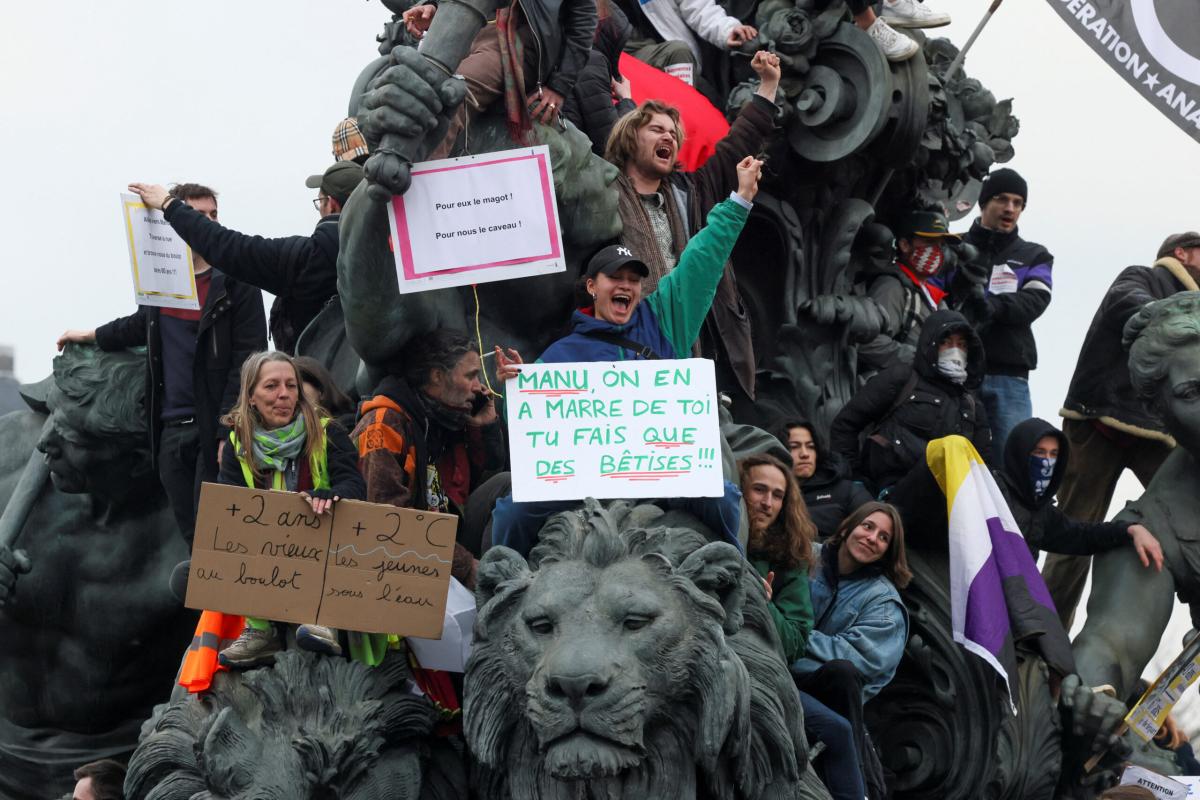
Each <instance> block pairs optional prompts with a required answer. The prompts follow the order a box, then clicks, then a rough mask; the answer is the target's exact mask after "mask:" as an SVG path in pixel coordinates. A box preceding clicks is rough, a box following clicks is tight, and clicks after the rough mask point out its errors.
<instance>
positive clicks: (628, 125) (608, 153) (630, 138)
mask: <svg viewBox="0 0 1200 800" xmlns="http://www.w3.org/2000/svg"><path fill="white" fill-rule="evenodd" d="M655 114H666V115H667V116H668V117H670V118H671V121H672V122H674V123H675V144H676V146H677V147H676V152H678V151H679V150H682V149H683V120H682V119H680V117H679V109H677V108H675V107H674V106H669V105H667V104H666V103H663V102H660V101H658V100H647V101H645V102H644V103H642V104H641V105H640V106H638V107H637V108H636V109H634V110H633V111H630V112H629V113H628V114H626V115H625V116H623V117H621V118H620V119H619V120H617V121H616V123H615V124H614V125H613V128H612V131H611V132H610V133H609V134H608V141H607V142H606V143H605V144H604V160H605V161H608V162H610V163H612V164H616V165H617V168H618V169H621V170H624V169H625V165H626V164H627V163H628V162H629V161H630V159H632V158H633V157H634V155H635V154H636V153H637V137H638V131H640V130H641V129H642V128H644V127H646V126H647V125H649V124H650V120H651V119H652V118H653V117H654V115H655Z"/></svg>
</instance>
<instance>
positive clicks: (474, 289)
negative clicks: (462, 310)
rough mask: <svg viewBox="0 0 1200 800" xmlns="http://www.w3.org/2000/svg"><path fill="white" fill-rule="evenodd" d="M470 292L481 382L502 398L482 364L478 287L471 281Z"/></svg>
mask: <svg viewBox="0 0 1200 800" xmlns="http://www.w3.org/2000/svg"><path fill="white" fill-rule="evenodd" d="M471 294H473V295H475V341H476V342H477V343H478V345H479V362H480V368H481V369H482V370H483V382H484V383H485V384H487V388H488V391H489V392H491V393H492V394H493V395H495V396H496V397H499V398H500V399H501V400H503V399H504V395H502V394H500V393H499V392H497V391H496V390H495V389H493V388H492V379H491V378H490V377H488V371H487V367H486V366H484V365H483V334H482V333H481V332H480V330H479V289H478V288H477V287H476V286H475V284H473V283H472V284H471Z"/></svg>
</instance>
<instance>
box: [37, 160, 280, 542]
mask: <svg viewBox="0 0 1200 800" xmlns="http://www.w3.org/2000/svg"><path fill="white" fill-rule="evenodd" d="M164 193H165V190H164ZM168 199H169V200H170V201H171V203H170V204H171V207H173V208H174V207H184V208H187V209H188V213H189V214H192V215H194V216H195V217H197V218H199V219H202V220H204V221H205V223H207V224H210V225H212V226H214V227H216V228H220V227H221V226H220V225H218V224H217V222H216V216H217V199H216V193H215V192H213V191H212V190H211V189H209V188H207V187H204V186H200V185H199V184H194V183H182V184H179V185H178V186H175V187H174V188H172V189H171V194H170V196H169V197H168ZM161 205H162V201H160V202H159V203H158V205H156V206H154V207H155V208H158V207H160V206H161ZM222 230H224V229H222ZM193 263H194V265H195V267H194V268H195V272H196V291H197V294H198V296H199V298H200V306H201V307H200V310H199V311H188V310H182V309H174V308H159V307H157V306H138V310H137V311H135V312H134V313H133V314H130V315H129V316H127V317H121V318H120V319H115V320H113V321H112V322H109V323H108V324H106V325H102V326H100V327H99V328H96V329H95V330H90V331H78V330H71V331H67V332H66V333H64V334H63V335H62V336H60V337H59V339H58V347H59V349H60V350H61V349H62V348H63V346H64V345H65V344H66V343H67V342H81V343H91V342H94V343H95V344H96V345H97V346H99V347H100V349H101V350H108V351H111V350H122V349H124V348H127V347H139V346H144V347H146V359H147V362H148V365H149V370H148V371H147V373H146V380H147V392H146V397H147V398H148V404H149V408H147V409H146V411H147V413H148V415H149V418H150V425H149V430H150V445H151V447H150V453H151V457H152V459H153V460H154V463H155V466H156V467H157V468H158V476H159V479H160V480H161V481H162V485H163V488H164V489H165V490H166V492H167V497H168V498H169V499H170V501H171V510H172V511H174V513H175V520H176V522H178V523H179V531H180V533H182V534H183V537H184V538H185V539H186V540H187V541H188V543H189V544H190V543H191V541H192V532H193V529H194V526H195V522H196V504H197V502H199V500H200V483H201V482H202V481H213V480H216V477H217V456H218V452H219V449H220V448H221V447H222V446H223V445H224V443H225V440H226V438H227V437H228V435H229V429H228V428H227V427H225V426H223V425H221V424H220V422H219V420H220V418H221V417H222V416H223V415H225V414H226V413H228V411H229V409H230V408H232V407H233V405H234V404H235V403H236V402H237V399H238V392H239V391H240V387H241V369H242V362H243V361H245V360H246V357H247V356H249V355H250V354H251V353H254V352H257V351H259V350H265V349H266V347H267V326H266V318H265V315H264V313H263V301H262V293H261V292H259V291H258V289H255V288H254V287H252V286H248V285H246V284H245V283H241V282H239V281H237V280H235V279H233V278H231V277H229V276H227V275H225V274H224V273H222V272H221V271H219V270H217V269H214V268H212V267H211V266H210V264H211V262H209V261H207V260H205V258H204V254H203V253H201V252H196V253H194V258H193Z"/></svg>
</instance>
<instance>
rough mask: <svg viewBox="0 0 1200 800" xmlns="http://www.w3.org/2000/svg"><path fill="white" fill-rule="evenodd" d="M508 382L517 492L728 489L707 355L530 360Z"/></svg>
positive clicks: (535, 495) (687, 493) (684, 493)
mask: <svg viewBox="0 0 1200 800" xmlns="http://www.w3.org/2000/svg"><path fill="white" fill-rule="evenodd" d="M505 392H506V402H507V411H508V426H509V447H510V453H511V456H512V481H513V499H514V500H516V501H517V502H530V501H535V500H578V499H582V498H584V497H595V498H600V499H606V498H608V499H611V498H635V497H720V496H721V495H722V494H723V493H724V492H723V487H724V484H723V476H722V472H721V434H720V429H719V426H718V422H717V402H718V400H717V389H716V378H715V374H714V371H713V363H712V362H711V361H709V360H708V359H703V358H691V359H681V360H662V361H624V362H616V363H611V362H585V363H565V364H525V365H522V367H521V374H520V375H518V376H517V377H515V378H511V379H509V381H508V383H507V384H506V388H505Z"/></svg>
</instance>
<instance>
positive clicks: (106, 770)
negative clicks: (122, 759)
mask: <svg viewBox="0 0 1200 800" xmlns="http://www.w3.org/2000/svg"><path fill="white" fill-rule="evenodd" d="M75 780H76V784H75V791H74V792H73V793H72V794H71V800H124V798H125V767H124V765H122V764H120V763H118V762H116V761H113V760H112V759H109V758H105V759H101V760H100V761H92V762H91V763H88V764H84V765H83V766H82V767H79V768H78V769H76V770H75Z"/></svg>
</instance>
